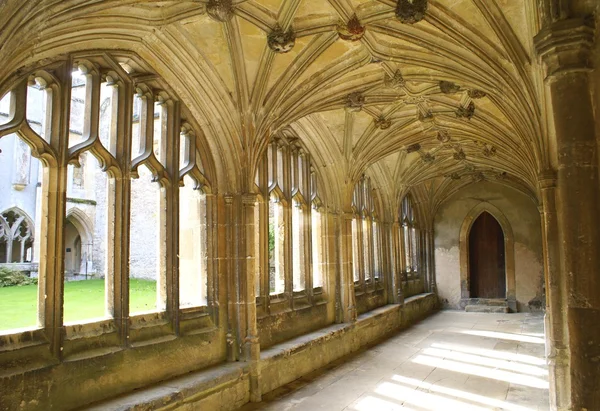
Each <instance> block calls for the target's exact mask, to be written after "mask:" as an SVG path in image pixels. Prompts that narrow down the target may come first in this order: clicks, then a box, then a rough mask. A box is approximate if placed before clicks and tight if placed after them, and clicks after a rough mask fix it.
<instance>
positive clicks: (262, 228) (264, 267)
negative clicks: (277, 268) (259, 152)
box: [258, 148, 270, 313]
mask: <svg viewBox="0 0 600 411" xmlns="http://www.w3.org/2000/svg"><path fill="white" fill-rule="evenodd" d="M268 150H269V148H267V150H265V153H264V154H263V160H262V161H261V162H260V164H259V166H258V187H259V190H260V193H261V198H262V199H261V201H259V203H258V215H259V220H258V224H259V238H258V241H259V250H260V256H259V258H260V260H259V261H260V263H259V275H260V278H259V287H260V300H259V302H258V304H259V305H260V306H261V307H262V310H263V312H264V313H268V310H269V301H270V298H269V294H270V285H269V281H270V278H269V164H268V161H269V156H268V153H267V151H268Z"/></svg>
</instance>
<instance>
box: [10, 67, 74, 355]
mask: <svg viewBox="0 0 600 411" xmlns="http://www.w3.org/2000/svg"><path fill="white" fill-rule="evenodd" d="M70 69H71V65H70V64H66V65H65V66H63V67H62V69H61V70H60V75H61V80H62V84H61V86H62V87H61V88H60V89H59V91H60V94H59V97H58V98H59V99H60V104H53V110H55V111H56V113H58V115H55V116H53V118H52V127H51V131H52V135H51V138H50V146H52V148H53V149H54V150H55V152H56V154H57V158H56V164H50V165H48V166H46V167H44V171H43V183H42V214H41V215H42V216H46V218H43V219H42V227H41V232H42V233H45V237H44V239H43V240H42V241H41V244H40V246H41V247H40V265H39V275H40V280H39V283H40V285H39V291H38V299H39V303H38V304H39V307H43V316H42V313H41V312H40V316H42V318H40V320H41V321H40V322H41V323H42V324H43V326H44V329H45V333H46V336H47V338H48V340H49V342H50V347H49V348H50V352H51V354H52V355H53V356H54V357H56V358H61V356H62V349H61V345H62V341H61V339H62V334H63V332H62V327H63V302H64V264H65V247H64V244H65V240H64V224H65V215H66V206H67V202H66V200H67V171H68V158H69V155H68V146H69V117H70V110H69V107H70V101H71V70H70ZM19 103H21V104H26V103H25V102H24V101H22V102H19Z"/></svg>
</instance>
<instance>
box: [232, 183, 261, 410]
mask: <svg viewBox="0 0 600 411" xmlns="http://www.w3.org/2000/svg"><path fill="white" fill-rule="evenodd" d="M256 203H257V198H256V195H255V194H244V195H242V221H241V226H242V227H241V230H240V231H241V232H240V237H239V239H240V240H241V241H242V245H241V247H240V254H239V255H238V262H239V264H240V269H241V270H240V272H241V273H242V275H241V276H240V284H239V288H240V305H242V306H243V307H244V311H245V312H246V315H245V318H246V324H245V330H246V334H245V336H244V340H243V347H244V353H243V355H244V359H245V360H246V361H248V362H250V401H252V402H259V401H260V400H261V388H260V344H259V341H258V326H257V323H256V292H255V288H254V284H255V279H256V276H257V275H260V273H259V272H258V268H259V264H258V258H259V256H258V255H256V250H257V248H256V242H257V241H258V239H257V238H256V232H257V230H256V224H258V222H257V221H255V212H254V207H255V206H256Z"/></svg>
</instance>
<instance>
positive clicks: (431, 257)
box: [426, 228, 437, 293]
mask: <svg viewBox="0 0 600 411" xmlns="http://www.w3.org/2000/svg"><path fill="white" fill-rule="evenodd" d="M427 235H428V237H429V248H428V249H427V256H426V258H427V261H428V265H429V292H432V293H437V285H436V278H435V233H434V231H433V229H431V228H430V229H429V230H428V231H427Z"/></svg>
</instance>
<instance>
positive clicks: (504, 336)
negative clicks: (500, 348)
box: [461, 330, 545, 344]
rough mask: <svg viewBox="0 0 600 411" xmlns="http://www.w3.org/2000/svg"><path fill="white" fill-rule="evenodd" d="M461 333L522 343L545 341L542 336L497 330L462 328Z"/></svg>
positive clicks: (542, 342)
mask: <svg viewBox="0 0 600 411" xmlns="http://www.w3.org/2000/svg"><path fill="white" fill-rule="evenodd" d="M461 333H463V334H469V335H476V336H478V337H488V338H497V339H499V340H510V341H519V342H524V343H533V344H544V343H545V341H544V339H543V338H539V337H531V336H529V335H525V334H509V333H501V332H497V331H484V330H464V331H461Z"/></svg>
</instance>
